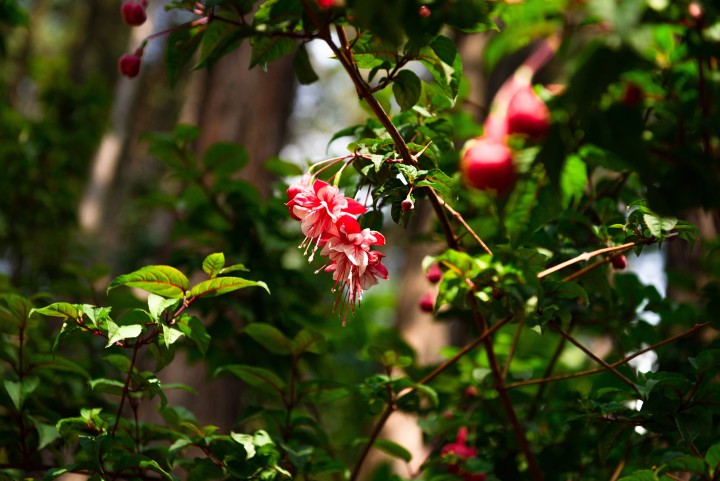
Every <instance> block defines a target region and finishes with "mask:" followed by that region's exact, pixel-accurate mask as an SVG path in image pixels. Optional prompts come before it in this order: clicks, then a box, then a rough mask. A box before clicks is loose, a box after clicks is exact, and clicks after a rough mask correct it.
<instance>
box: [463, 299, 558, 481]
mask: <svg viewBox="0 0 720 481" xmlns="http://www.w3.org/2000/svg"><path fill="white" fill-rule="evenodd" d="M470 306H471V308H472V312H473V315H474V316H475V321H476V323H477V324H478V325H479V326H482V327H483V328H484V330H483V333H486V332H488V329H487V322H486V321H485V318H484V317H483V316H482V314H481V313H480V310H479V309H478V305H477V298H476V297H475V296H474V295H470ZM483 344H484V345H485V353H486V354H487V358H488V363H489V364H490V369H491V370H492V375H493V379H494V380H495V390H496V391H497V392H498V394H499V395H500V401H501V403H502V405H503V409H504V410H505V414H506V415H507V417H508V421H510V425H511V426H512V429H513V433H514V434H515V439H516V440H517V442H518V444H519V445H520V449H522V451H523V453H524V454H525V460H526V461H527V464H528V471H529V472H530V477H531V478H532V479H533V481H543V479H544V478H543V473H542V471H541V470H540V466H539V465H538V463H537V459H535V455H534V454H533V452H532V450H531V449H530V443H529V442H528V440H527V437H526V436H525V430H524V429H523V427H522V425H521V424H520V420H519V419H518V416H517V413H516V412H515V407H514V406H513V403H512V399H510V396H509V395H508V392H507V387H506V386H505V383H504V382H503V379H502V373H501V372H500V368H499V365H498V362H497V358H496V357H495V349H494V348H493V344H492V341H491V340H490V338H488V337H487V336H485V339H483Z"/></svg>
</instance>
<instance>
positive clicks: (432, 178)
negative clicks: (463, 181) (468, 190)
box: [415, 169, 457, 201]
mask: <svg viewBox="0 0 720 481" xmlns="http://www.w3.org/2000/svg"><path fill="white" fill-rule="evenodd" d="M415 186H416V187H425V186H427V187H432V188H433V190H435V192H437V193H438V194H439V195H440V197H442V198H443V199H445V200H448V201H449V200H451V199H454V198H455V197H456V195H455V192H456V190H457V185H456V183H455V181H454V180H453V179H452V178H451V177H449V176H448V175H447V174H446V173H445V172H443V171H442V170H440V169H432V170H431V171H429V172H428V173H427V174H426V175H425V177H424V178H423V179H422V180H420V181H418V182H416V183H415Z"/></svg>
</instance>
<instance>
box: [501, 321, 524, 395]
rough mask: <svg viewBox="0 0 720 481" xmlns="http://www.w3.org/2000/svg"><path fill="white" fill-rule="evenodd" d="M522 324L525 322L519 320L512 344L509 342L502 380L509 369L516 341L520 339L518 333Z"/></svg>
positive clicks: (505, 377)
mask: <svg viewBox="0 0 720 481" xmlns="http://www.w3.org/2000/svg"><path fill="white" fill-rule="evenodd" d="M524 325H525V323H524V322H523V321H522V320H520V322H518V325H517V327H516V328H515V335H514V336H513V340H512V344H510V350H509V351H508V355H507V359H506V360H505V365H504V366H503V370H502V380H503V382H505V381H506V380H507V375H508V371H509V370H510V363H512V358H513V356H514V355H515V349H517V345H518V342H519V341H520V333H521V332H522V328H523V326H524Z"/></svg>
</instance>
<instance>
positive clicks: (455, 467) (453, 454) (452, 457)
mask: <svg viewBox="0 0 720 481" xmlns="http://www.w3.org/2000/svg"><path fill="white" fill-rule="evenodd" d="M467 435H468V428H467V427H465V426H463V427H461V428H460V429H458V433H457V439H456V440H455V442H454V443H449V444H446V445H445V446H443V447H442V449H441V450H440V457H441V459H442V460H443V461H444V462H445V464H446V465H447V468H448V471H449V472H450V473H453V474H457V475H459V476H460V477H461V478H462V479H463V480H464V481H485V478H486V475H485V473H473V472H470V471H467V470H466V469H465V463H466V462H467V461H468V460H469V459H472V458H474V457H476V456H477V454H478V453H477V449H475V448H474V447H472V446H468V445H467V444H466V443H467Z"/></svg>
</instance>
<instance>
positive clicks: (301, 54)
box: [293, 44, 320, 85]
mask: <svg viewBox="0 0 720 481" xmlns="http://www.w3.org/2000/svg"><path fill="white" fill-rule="evenodd" d="M293 69H294V70H295V75H296V76H297V78H298V82H300V84H301V85H310V84H311V83H314V82H316V81H317V80H318V79H319V78H320V77H318V74H317V73H315V69H313V66H312V63H310V56H309V55H308V51H307V48H306V47H305V44H302V45H300V47H299V48H298V50H297V52H296V53H295V60H294V61H293Z"/></svg>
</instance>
